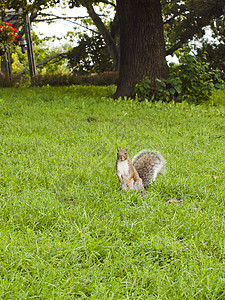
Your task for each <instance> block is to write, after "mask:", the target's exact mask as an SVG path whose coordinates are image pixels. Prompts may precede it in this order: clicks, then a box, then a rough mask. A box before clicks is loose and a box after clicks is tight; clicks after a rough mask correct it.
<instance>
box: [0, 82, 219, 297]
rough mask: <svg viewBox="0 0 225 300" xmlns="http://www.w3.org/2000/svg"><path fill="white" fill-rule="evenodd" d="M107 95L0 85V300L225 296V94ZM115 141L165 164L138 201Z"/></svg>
mask: <svg viewBox="0 0 225 300" xmlns="http://www.w3.org/2000/svg"><path fill="white" fill-rule="evenodd" d="M113 89H114V88H113V87H101V88H100V87H67V88H47V87H45V88H27V89H26V88H24V89H19V88H18V89H0V298H1V299H225V275H224V274H225V266H224V254H225V241H224V239H225V219H224V202H225V201H224V200H225V184H224V182H225V163H224V152H225V150H224V140H225V122H224V120H225V94H224V93H223V92H217V93H215V94H214V96H213V98H212V103H211V105H201V106H193V105H190V104H185V103H183V104H178V105H174V104H162V103H156V104H155V105H153V104H151V103H136V102H134V101H113V100H111V99H109V98H107V96H108V95H110V94H112V93H113ZM117 145H118V146H119V147H125V146H126V145H127V146H128V148H129V154H130V157H133V155H135V154H136V153H137V152H138V151H140V150H141V149H143V148H150V149H154V150H157V151H160V152H161V153H162V154H163V156H164V157H165V159H166V161H167V173H166V175H165V176H160V177H158V178H157V180H156V181H155V183H154V184H152V185H151V186H150V187H149V188H148V189H147V190H146V193H145V195H144V196H141V195H139V194H134V193H132V192H128V193H124V192H122V191H120V190H119V189H118V182H117V181H118V180H117V177H116V172H115V162H116V146H117ZM172 199H173V200H180V201H181V202H177V203H173V204H168V201H169V200H172Z"/></svg>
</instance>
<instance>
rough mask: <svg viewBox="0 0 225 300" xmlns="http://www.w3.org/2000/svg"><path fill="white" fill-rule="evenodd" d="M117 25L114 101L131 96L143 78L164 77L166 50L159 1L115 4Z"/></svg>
mask: <svg viewBox="0 0 225 300" xmlns="http://www.w3.org/2000/svg"><path fill="white" fill-rule="evenodd" d="M117 9H118V14H119V24H120V71H119V84H118V87H117V91H116V93H115V96H114V97H115V98H118V97H120V96H122V97H124V96H127V97H132V96H134V88H135V85H136V84H137V83H138V82H140V80H142V79H143V78H145V77H146V76H148V77H149V79H150V80H151V81H152V82H153V83H155V79H156V78H161V77H163V78H164V77H166V76H167V74H168V67H167V65H166V63H165V60H166V49H165V42H164V35H163V22H162V14H161V5H160V1H159V0H152V1H149V0H141V1H134V0H127V1H123V0H117Z"/></svg>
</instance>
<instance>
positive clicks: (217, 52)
mask: <svg viewBox="0 0 225 300" xmlns="http://www.w3.org/2000/svg"><path fill="white" fill-rule="evenodd" d="M224 30H225V29H224ZM224 53H225V43H219V44H218V43H215V44H213V43H210V44H209V43H206V42H204V43H203V45H202V47H201V48H198V49H197V55H198V56H199V57H200V59H202V57H205V58H206V60H207V62H208V63H209V66H210V69H213V70H216V69H218V70H220V71H221V78H222V79H223V80H224V81H225V63H224Z"/></svg>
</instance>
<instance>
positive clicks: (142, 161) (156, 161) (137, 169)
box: [116, 147, 166, 192]
mask: <svg viewBox="0 0 225 300" xmlns="http://www.w3.org/2000/svg"><path fill="white" fill-rule="evenodd" d="M127 150H128V148H127V147H126V148H125V149H119V147H117V160H116V173H117V177H118V179H119V182H120V184H122V187H121V189H122V190H124V191H126V190H127V188H130V189H131V190H135V191H141V192H144V188H145V187H146V186H148V185H149V184H151V183H152V182H153V181H155V179H156V177H157V175H158V174H159V173H164V172H165V163H166V162H165V160H164V158H163V157H162V155H161V154H160V152H157V151H152V150H149V149H144V150H142V151H140V152H139V153H138V154H136V155H135V156H134V158H133V159H132V161H131V159H130V158H129V156H128V154H127Z"/></svg>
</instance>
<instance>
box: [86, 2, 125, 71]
mask: <svg viewBox="0 0 225 300" xmlns="http://www.w3.org/2000/svg"><path fill="white" fill-rule="evenodd" d="M86 8H87V11H88V14H89V16H90V17H91V19H92V21H93V22H94V24H95V25H96V27H97V28H98V30H99V32H100V33H101V35H102V36H103V38H104V40H105V43H106V45H107V47H108V50H109V53H110V56H111V57H112V59H113V62H114V69H115V70H118V65H119V55H118V51H117V48H116V44H115V41H114V39H113V38H112V36H111V34H110V32H109V31H108V29H107V28H106V27H105V25H104V23H103V22H102V20H101V19H100V17H99V15H98V14H97V13H96V12H95V10H94V7H93V6H92V5H91V4H90V5H88V6H86Z"/></svg>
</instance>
